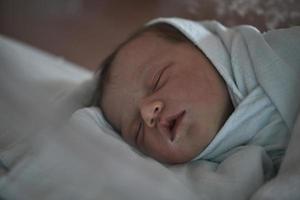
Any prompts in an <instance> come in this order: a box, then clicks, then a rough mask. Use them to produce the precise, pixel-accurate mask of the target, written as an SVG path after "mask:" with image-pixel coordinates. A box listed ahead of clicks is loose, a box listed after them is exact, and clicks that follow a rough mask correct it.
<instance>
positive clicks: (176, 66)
mask: <svg viewBox="0 0 300 200" xmlns="http://www.w3.org/2000/svg"><path fill="white" fill-rule="evenodd" d="M101 106H102V109H103V112H104V114H105V116H106V117H107V119H108V120H109V122H110V123H111V124H112V125H113V126H114V127H115V128H116V129H117V130H119V131H120V133H121V136H122V137H123V138H124V140H125V141H126V142H128V143H129V144H131V145H132V146H134V147H136V148H137V149H139V150H140V151H142V152H143V153H145V154H146V155H149V156H151V157H153V158H155V159H157V160H158V161H161V162H164V163H169V164H175V163H183V162H187V161H190V160H191V159H193V158H194V157H195V156H197V155H198V154H199V153H200V152H201V151H202V150H203V149H204V148H205V147H206V146H207V145H208V144H209V142H210V141H211V140H212V139H213V137H214V136H215V135H216V133H217V132H218V130H219V129H220V127H221V126H222V125H223V123H224V121H225V120H226V119H227V117H228V115H229V113H230V112H231V108H232V107H231V103H230V100H229V96H228V93H227V89H226V86H225V84H224V82H223V80H222V78H221V77H220V76H219V74H218V73H217V71H216V70H215V69H214V67H213V66H212V65H211V63H210V62H209V61H208V60H207V58H206V57H205V56H204V55H203V54H202V53H201V52H200V51H199V50H198V49H197V48H196V47H194V46H193V45H191V44H190V43H188V42H178V43H176V42H170V41H168V40H166V39H164V38H162V37H159V36H157V35H156V34H155V33H152V32H146V33H143V34H142V35H141V36H139V37H138V38H136V39H134V40H133V41H131V42H129V43H128V44H126V45H125V46H124V47H123V48H121V50H120V51H119V52H118V54H117V56H116V58H115V60H114V62H113V63H112V66H111V69H110V74H109V79H108V82H107V83H106V86H105V88H104V91H103V98H102V100H101Z"/></svg>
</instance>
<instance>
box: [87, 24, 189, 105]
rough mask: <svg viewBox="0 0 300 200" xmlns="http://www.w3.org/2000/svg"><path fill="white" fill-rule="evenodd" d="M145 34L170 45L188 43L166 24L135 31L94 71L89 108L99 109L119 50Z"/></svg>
mask: <svg viewBox="0 0 300 200" xmlns="http://www.w3.org/2000/svg"><path fill="white" fill-rule="evenodd" d="M145 32H152V33H155V34H156V35H157V36H159V37H161V38H163V39H166V40H167V41H169V42H172V43H181V42H188V41H189V40H188V39H187V38H186V37H185V36H184V35H183V34H182V33H181V32H180V31H178V30H177V29H176V28H174V27H172V26H171V25H168V24H162V23H160V24H155V25H150V26H146V27H142V28H141V29H139V30H137V31H136V32H134V33H133V34H132V35H131V36H130V37H129V38H128V39H127V40H125V41H124V42H123V43H121V44H120V45H119V46H117V48H116V49H115V50H114V51H113V52H112V53H111V54H110V55H109V56H108V57H106V58H105V59H104V60H103V62H102V63H101V64H100V66H99V68H98V70H97V71H96V76H97V83H96V84H97V86H96V90H95V92H94V94H93V98H92V101H91V104H90V105H91V106H96V107H99V108H100V107H101V106H100V104H101V98H102V95H103V90H104V87H105V85H106V83H107V82H108V79H109V71H110V70H109V69H110V68H111V67H110V66H111V65H112V64H113V61H114V59H115V57H116V55H117V54H118V52H119V51H120V49H122V47H124V46H125V45H126V44H128V43H129V42H130V41H132V40H134V39H135V38H137V37H139V36H141V35H142V34H143V33H145Z"/></svg>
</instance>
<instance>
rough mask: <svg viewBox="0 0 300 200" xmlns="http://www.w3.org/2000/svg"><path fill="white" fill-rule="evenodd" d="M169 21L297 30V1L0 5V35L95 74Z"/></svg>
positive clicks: (13, 1) (35, 0) (89, 0)
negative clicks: (138, 35)
mask: <svg viewBox="0 0 300 200" xmlns="http://www.w3.org/2000/svg"><path fill="white" fill-rule="evenodd" d="M170 16H179V17H186V18H190V19H197V20H205V19H216V20H219V21H221V22H222V23H224V24H225V25H227V26H233V25H238V24H251V25H254V26H256V27H257V28H258V29H260V30H261V31H266V30H269V29H274V28H284V27H289V26H293V25H300V1H299V0H231V1H229V0H0V34H3V35H7V36H10V37H13V38H17V39H18V40H21V41H24V42H26V43H29V44H31V45H33V46H36V47H38V48H40V49H43V50H46V51H48V52H51V53H53V54H55V55H58V56H61V57H64V58H65V59H67V60H70V61H72V62H75V63H77V64H79V65H82V66H84V67H86V68H89V69H95V68H97V66H98V64H99V63H100V62H101V60H102V59H103V58H104V57H106V56H107V55H108V54H109V52H111V51H112V50H113V49H114V48H115V46H116V45H117V44H118V43H119V42H121V41H122V40H124V39H125V38H126V36H127V35H128V34H129V33H130V32H132V31H134V30H135V29H136V28H137V27H139V26H140V25H142V24H144V23H145V22H147V21H148V20H150V19H152V18H156V17H170ZM0 48H1V47H0Z"/></svg>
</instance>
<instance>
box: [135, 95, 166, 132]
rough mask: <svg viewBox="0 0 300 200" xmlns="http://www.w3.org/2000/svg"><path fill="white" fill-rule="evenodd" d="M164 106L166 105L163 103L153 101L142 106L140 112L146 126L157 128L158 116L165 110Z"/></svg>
mask: <svg viewBox="0 0 300 200" xmlns="http://www.w3.org/2000/svg"><path fill="white" fill-rule="evenodd" d="M163 106H164V104H163V102H162V101H152V102H148V103H144V104H143V105H142V106H141V109H140V112H141V115H142V118H143V120H144V122H145V124H146V125H147V126H148V127H150V128H151V127H154V126H155V124H156V123H157V120H158V116H159V114H160V112H161V111H162V109H163Z"/></svg>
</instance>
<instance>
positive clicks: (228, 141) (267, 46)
mask: <svg viewBox="0 0 300 200" xmlns="http://www.w3.org/2000/svg"><path fill="white" fill-rule="evenodd" d="M155 23H167V24H170V25H172V26H173V27H175V28H177V29H178V30H179V31H181V32H182V33H183V34H184V35H185V36H186V37H187V38H188V39H189V40H190V41H191V42H193V43H194V44H195V45H196V46H197V47H198V48H199V49H201V50H202V51H203V53H204V54H205V55H206V56H207V57H208V58H209V59H210V61H211V62H212V63H213V65H214V66H215V67H216V69H217V70H218V72H219V73H220V74H221V75H222V77H223V78H224V80H225V82H226V84H227V87H228V90H229V93H230V96H231V99H232V102H233V104H234V107H235V110H234V112H233V114H232V115H231V116H230V117H229V119H228V120H227V122H226V123H225V125H224V126H223V127H222V128H221V130H220V131H219V133H218V134H217V135H216V137H215V138H214V139H213V141H212V142H211V143H210V144H209V145H208V146H207V148H206V149H205V150H204V151H203V152H202V153H200V154H199V155H198V156H197V157H196V158H195V159H200V158H202V159H208V160H214V161H221V160H223V159H224V157H226V155H227V154H228V153H229V152H231V150H233V149H234V148H235V147H238V146H242V145H246V144H247V145H249V144H254V145H261V146H264V147H265V149H266V151H267V152H268V153H269V155H270V156H271V157H272V159H273V161H275V162H276V161H279V160H280V158H281V156H282V155H283V153H284V149H285V147H286V145H287V142H288V139H289V133H290V130H291V129H292V128H293V124H294V121H295V118H296V114H297V111H298V110H299V99H300V90H299V86H300V79H299V76H300V66H299V63H300V62H299V56H297V53H295V52H300V38H299V37H298V40H297V41H298V42H297V43H295V42H294V41H296V40H295V39H296V37H297V34H298V36H299V34H300V28H299V27H298V28H294V29H290V30H289V34H287V33H285V35H282V37H281V39H280V33H279V32H276V33H272V32H270V33H268V34H265V35H264V34H261V33H260V32H259V31H258V30H257V29H255V28H253V27H251V26H238V27H235V28H231V29H229V28H226V27H224V26H223V25H221V24H220V23H218V22H215V21H207V22H195V21H191V20H185V19H179V18H167V19H166V18H160V19H156V20H154V21H151V22H150V23H149V24H155ZM285 32H286V31H285ZM283 40H285V45H284V44H282V45H280V46H279V44H280V43H282V41H283ZM289 41H293V42H289ZM287 44H288V45H287ZM272 45H273V46H272ZM276 45H277V46H276ZM279 47H280V48H279ZM287 80H288V82H287Z"/></svg>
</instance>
